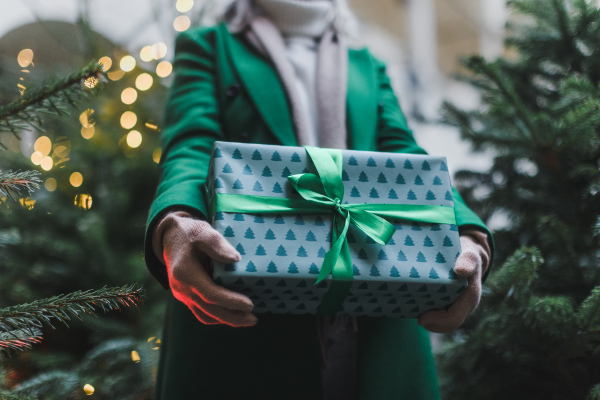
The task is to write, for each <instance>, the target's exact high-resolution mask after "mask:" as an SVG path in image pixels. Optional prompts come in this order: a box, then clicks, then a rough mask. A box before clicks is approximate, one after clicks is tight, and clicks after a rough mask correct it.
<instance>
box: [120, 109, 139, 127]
mask: <svg viewBox="0 0 600 400" xmlns="http://www.w3.org/2000/svg"><path fill="white" fill-rule="evenodd" d="M136 123H137V115H135V113H134V112H133V111H125V112H124V113H123V115H121V126H122V127H123V128H125V129H131V128H133V127H134V126H135V124H136Z"/></svg>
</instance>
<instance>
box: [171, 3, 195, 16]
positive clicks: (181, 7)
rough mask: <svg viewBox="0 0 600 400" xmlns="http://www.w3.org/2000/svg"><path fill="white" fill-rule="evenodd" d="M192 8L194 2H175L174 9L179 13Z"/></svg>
mask: <svg viewBox="0 0 600 400" xmlns="http://www.w3.org/2000/svg"><path fill="white" fill-rule="evenodd" d="M192 7H194V0H177V4H175V8H176V9H177V11H179V12H181V13H184V12H188V11H190V10H191V9H192Z"/></svg>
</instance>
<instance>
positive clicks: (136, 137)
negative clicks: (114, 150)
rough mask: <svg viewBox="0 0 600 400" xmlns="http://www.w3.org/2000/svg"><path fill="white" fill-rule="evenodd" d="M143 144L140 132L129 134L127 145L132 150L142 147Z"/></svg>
mask: <svg viewBox="0 0 600 400" xmlns="http://www.w3.org/2000/svg"><path fill="white" fill-rule="evenodd" d="M140 144H142V134H141V133H139V132H138V131H131V132H129V133H128V134H127V145H128V146H129V147H131V148H132V149H135V148H137V147H140Z"/></svg>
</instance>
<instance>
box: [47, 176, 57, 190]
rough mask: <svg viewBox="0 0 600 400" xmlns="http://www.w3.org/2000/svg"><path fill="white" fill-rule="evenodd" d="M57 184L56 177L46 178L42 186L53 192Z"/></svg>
mask: <svg viewBox="0 0 600 400" xmlns="http://www.w3.org/2000/svg"><path fill="white" fill-rule="evenodd" d="M57 186H58V185H57V183H56V179H54V178H48V179H46V182H44V187H45V188H46V190H47V191H49V192H54V191H55V190H56V187H57Z"/></svg>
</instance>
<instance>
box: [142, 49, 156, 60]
mask: <svg viewBox="0 0 600 400" xmlns="http://www.w3.org/2000/svg"><path fill="white" fill-rule="evenodd" d="M140 58H141V59H142V61H146V62H148V61H152V59H153V58H154V56H153V55H152V46H144V47H142V50H140Z"/></svg>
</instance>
